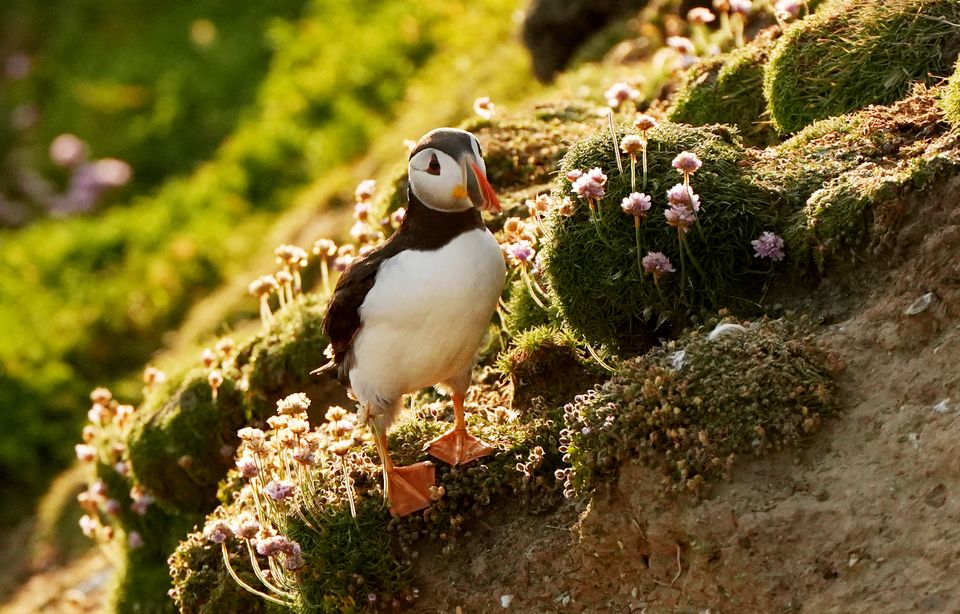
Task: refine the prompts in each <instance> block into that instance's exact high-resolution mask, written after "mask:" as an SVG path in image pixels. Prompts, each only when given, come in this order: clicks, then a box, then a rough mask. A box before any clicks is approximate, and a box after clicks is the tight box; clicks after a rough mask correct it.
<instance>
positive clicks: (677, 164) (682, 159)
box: [673, 151, 703, 175]
mask: <svg viewBox="0 0 960 614" xmlns="http://www.w3.org/2000/svg"><path fill="white" fill-rule="evenodd" d="M701 166H703V162H701V161H700V158H698V157H697V154H695V153H693V152H691V151H681V152H680V153H679V154H678V155H677V157H676V158H674V159H673V168H675V169H677V170H678V171H680V172H681V173H683V174H684V175H692V174H693V173H695V172H697V169H699V168H700V167H701Z"/></svg>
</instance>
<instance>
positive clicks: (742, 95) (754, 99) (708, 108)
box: [668, 32, 776, 145]
mask: <svg viewBox="0 0 960 614" xmlns="http://www.w3.org/2000/svg"><path fill="white" fill-rule="evenodd" d="M774 43H775V39H774V38H773V36H772V34H771V33H769V32H767V33H765V34H761V35H760V36H758V37H757V38H755V39H754V40H752V41H751V42H750V43H749V44H747V45H746V46H744V47H742V48H740V49H736V50H734V51H732V52H730V53H727V54H724V55H721V56H717V57H715V58H708V59H706V60H703V61H702V62H700V63H699V64H697V65H695V66H694V67H692V68H691V69H690V70H689V71H688V72H687V73H686V75H685V78H684V83H683V85H682V86H681V88H680V91H679V92H678V93H677V96H676V98H675V99H674V101H673V106H672V107H671V109H670V112H669V114H668V117H669V119H670V120H671V121H674V122H681V123H686V124H693V125H695V126H702V125H705V124H730V125H732V126H736V127H737V128H738V129H739V131H740V134H741V135H742V136H743V138H744V140H745V141H746V142H747V143H750V144H751V145H766V144H769V143H771V142H773V141H774V140H775V138H776V133H775V132H774V131H773V130H772V129H771V127H770V124H769V121H768V119H767V118H766V115H767V111H766V107H767V105H766V101H765V100H764V98H763V67H764V65H765V64H766V62H767V59H768V58H769V55H770V51H771V50H772V49H773V45H774Z"/></svg>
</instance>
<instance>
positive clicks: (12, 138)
mask: <svg viewBox="0 0 960 614" xmlns="http://www.w3.org/2000/svg"><path fill="white" fill-rule="evenodd" d="M520 5H521V3H520V2H518V1H517V0H473V1H471V2H461V1H441V0H436V1H430V2H418V3H409V2H405V1H402V0H380V1H374V0H359V1H352V2H340V1H338V0H269V1H263V2H246V3H235V2H222V1H217V0H189V1H186V0H171V1H169V2H165V3H155V2H147V1H145V0H126V1H120V0H53V1H50V2H42V3H41V2H35V1H33V0H5V2H3V3H0V408H2V411H0V497H2V498H3V499H4V500H5V501H10V500H11V498H10V497H11V496H12V495H13V494H14V493H17V495H18V497H17V498H16V499H14V500H16V501H21V502H22V503H21V504H18V505H12V506H4V507H3V508H0V510H2V511H0V523H6V522H9V521H11V520H13V519H15V518H17V517H19V516H20V515H22V514H23V513H24V511H25V510H26V509H28V506H29V505H30V502H31V501H32V500H33V499H34V498H35V496H36V495H38V494H39V493H40V492H42V491H43V490H44V488H45V485H46V484H47V483H48V481H49V479H50V477H51V476H52V475H53V474H54V473H55V472H56V471H57V470H60V469H62V468H64V467H65V466H67V465H68V464H69V462H70V460H71V458H72V456H73V444H74V443H76V442H77V441H79V435H80V427H81V425H82V423H83V421H84V419H85V416H86V410H87V409H88V407H89V400H88V394H89V392H90V390H92V389H93V388H94V387H95V386H108V387H111V388H112V389H114V393H115V395H116V396H118V398H121V399H123V400H124V401H125V402H138V401H139V399H140V396H141V390H140V387H141V385H142V384H141V382H140V374H141V373H142V370H143V367H144V365H145V364H146V363H148V362H149V361H151V360H152V357H153V356H154V353H155V352H158V351H159V350H161V349H162V348H163V347H164V346H165V345H168V344H169V342H170V340H171V339H172V338H173V336H172V335H173V333H174V332H175V331H176V330H177V328H178V326H180V325H181V324H182V323H183V321H184V319H185V318H187V317H188V315H189V314H190V310H191V308H193V307H194V306H195V305H197V303H198V302H199V301H201V300H202V299H203V298H204V297H209V296H211V295H212V294H213V293H214V292H215V291H216V290H217V289H218V288H223V287H224V286H225V285H226V284H229V283H230V282H233V283H234V286H236V285H237V282H238V280H239V282H240V285H239V289H237V288H234V289H236V291H234V289H230V290H229V296H230V301H233V303H232V304H233V305H235V304H236V301H238V300H242V301H245V300H246V298H245V297H243V290H242V288H243V287H244V286H245V282H246V281H247V280H248V279H249V278H248V277H247V276H248V275H250V276H252V275H254V274H255V273H257V274H259V272H261V271H259V270H258V267H260V266H261V265H263V263H264V262H268V261H269V253H270V250H271V249H272V247H273V246H274V245H275V244H276V242H278V241H277V239H278V238H285V239H287V238H289V237H288V236H286V235H285V234H284V232H285V231H284V230H283V229H284V228H289V227H290V226H291V223H290V219H291V216H293V217H294V218H296V219H298V220H301V221H302V220H304V219H311V218H316V217H318V215H320V214H322V213H323V212H324V211H326V210H328V209H330V208H335V207H336V206H337V205H339V204H342V202H343V201H344V200H345V199H346V198H348V195H349V194H350V191H351V189H352V186H353V185H354V184H355V182H356V181H357V180H358V179H360V178H363V177H362V176H360V177H358V176H357V172H358V171H357V170H356V169H355V168H353V167H351V166H348V163H351V162H356V161H357V160H358V159H359V158H363V159H364V160H366V161H367V162H366V164H365V168H367V169H377V168H381V167H387V166H389V165H391V164H396V163H398V162H402V160H403V158H404V152H403V148H402V145H401V143H402V140H403V139H405V138H413V139H416V138H418V137H419V135H420V134H421V133H422V132H423V131H425V130H427V129H429V128H431V127H434V126H436V125H441V124H444V123H453V122H457V121H460V120H462V119H463V118H464V117H465V116H467V115H468V114H469V113H470V106H471V104H472V102H473V99H474V98H475V97H476V96H478V95H481V94H484V95H492V96H499V97H501V98H503V97H509V96H510V95H511V93H513V94H516V93H519V92H525V93H529V92H530V91H532V90H531V86H532V83H531V77H530V72H529V67H528V61H527V59H526V54H525V53H524V51H523V49H522V47H521V46H520V44H519V43H518V42H517V41H516V40H515V38H516V37H515V30H516V25H517V22H516V20H515V19H514V16H515V14H516V11H517V9H518V8H520ZM478 33H479V34H481V35H482V37H483V40H484V42H483V44H482V45H480V44H477V40H478V39H477V35H478ZM493 81H495V82H496V86H495V89H494V90H493V91H490V90H486V91H483V92H478V91H477V84H478V83H479V84H488V83H491V82H493ZM65 134H67V135H74V136H75V137H76V139H72V138H67V139H66V140H63V139H58V137H60V136H61V135H65ZM55 142H57V143H58V144H59V145H57V146H53V144H54V143H55ZM64 143H66V144H67V145H72V148H71V147H60V145H63V144H64ZM104 159H107V160H113V161H119V162H111V164H114V166H112V167H109V168H110V169H113V170H114V171H116V169H117V165H118V164H119V168H120V169H121V171H122V170H123V169H129V171H130V176H129V178H127V177H125V176H124V173H123V172H119V176H118V175H117V173H116V172H114V173H113V174H112V175H111V174H110V173H107V174H106V175H103V173H101V171H102V170H103V169H102V168H101V167H100V166H97V164H98V161H102V160H104ZM363 166H364V165H361V167H363ZM284 220H286V222H285V221H284ZM284 224H286V226H284ZM278 228H279V230H278ZM313 238H316V237H309V240H311V241H312V239H313ZM304 239H306V238H304ZM262 272H265V271H262ZM250 302H251V304H250V305H249V306H247V305H246V303H244V308H246V307H249V308H250V310H251V312H252V311H253V309H254V308H255V307H256V305H255V304H252V303H253V301H250ZM230 309H234V310H236V307H233V306H232V307H230V308H223V309H219V310H218V309H216V308H215V309H213V311H212V313H213V314H214V315H213V316H211V318H212V322H213V323H217V322H220V321H221V320H218V319H217V318H220V317H222V316H223V314H224V312H228V311H229V310H230Z"/></svg>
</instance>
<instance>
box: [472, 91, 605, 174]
mask: <svg viewBox="0 0 960 614" xmlns="http://www.w3.org/2000/svg"><path fill="white" fill-rule="evenodd" d="M596 123H597V120H596V118H595V116H594V117H591V112H590V109H589V108H588V107H586V106H585V105H581V104H574V103H567V104H541V105H538V106H535V107H533V108H532V109H531V110H530V111H529V113H527V114H524V115H514V116H508V117H504V118H503V119H498V118H494V119H493V120H490V121H487V120H473V121H472V122H468V123H467V124H466V125H465V126H464V129H465V130H470V131H471V132H474V133H475V134H476V135H477V138H478V139H479V140H480V143H481V145H483V157H484V161H485V162H486V165H487V175H488V176H489V178H490V182H491V183H492V184H493V186H494V187H495V188H496V189H497V190H510V189H513V188H518V187H522V188H528V187H530V186H535V185H538V184H541V183H545V182H547V181H549V180H550V178H551V174H552V173H553V172H554V171H556V170H557V165H558V164H559V162H560V159H561V158H562V157H563V155H564V154H565V153H566V152H567V149H568V148H569V147H570V145H571V144H573V143H574V142H576V141H577V140H578V139H581V138H583V137H585V136H588V135H589V134H590V133H592V132H593V126H594V125H596Z"/></svg>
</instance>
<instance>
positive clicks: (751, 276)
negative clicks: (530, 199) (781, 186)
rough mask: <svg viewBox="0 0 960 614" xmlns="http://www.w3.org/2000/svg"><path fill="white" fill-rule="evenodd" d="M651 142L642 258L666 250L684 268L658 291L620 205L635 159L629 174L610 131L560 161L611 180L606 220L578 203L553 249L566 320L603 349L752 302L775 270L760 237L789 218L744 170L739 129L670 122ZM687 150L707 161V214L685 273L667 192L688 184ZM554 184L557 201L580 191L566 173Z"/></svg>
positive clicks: (693, 234) (603, 207)
mask: <svg viewBox="0 0 960 614" xmlns="http://www.w3.org/2000/svg"><path fill="white" fill-rule="evenodd" d="M628 131H632V128H630V129H629V130H628V129H626V128H625V127H623V126H621V128H620V134H621V135H623V134H625V133H627V132H628ZM649 136H650V145H649V152H648V159H649V181H648V185H647V187H646V189H645V190H643V189H642V188H641V186H640V185H639V179H638V186H637V189H638V191H639V190H642V191H645V192H646V193H647V194H649V195H651V197H652V199H653V206H652V208H651V210H650V212H649V214H648V217H647V219H645V220H644V221H643V224H642V227H641V235H640V241H641V254H640V255H641V256H642V255H643V254H646V253H647V252H663V253H664V254H666V255H667V256H668V257H669V258H670V260H671V261H672V262H673V264H674V266H675V267H676V269H677V272H676V273H674V274H671V275H668V276H665V277H663V278H662V279H661V280H660V281H659V284H658V285H657V284H654V282H653V279H652V277H651V276H650V275H648V274H644V273H642V272H641V271H640V270H639V266H638V262H637V261H638V258H637V256H638V254H637V247H636V240H635V236H634V223H633V219H632V218H631V217H628V216H627V215H625V214H624V213H623V211H622V210H621V208H620V202H621V200H622V199H623V197H625V196H627V194H628V193H629V192H630V191H631V185H630V171H629V160H625V171H624V173H623V174H621V173H619V171H617V167H616V164H615V161H614V152H613V147H612V145H611V141H610V135H609V133H608V132H606V131H602V132H599V133H597V134H596V135H594V136H592V137H591V138H588V139H584V140H581V141H579V142H578V143H577V144H576V145H574V147H573V148H572V149H571V150H570V152H569V153H568V154H567V155H566V156H565V157H564V159H563V161H562V163H561V165H560V169H561V172H562V173H566V172H567V171H570V170H571V169H575V168H580V169H583V170H588V169H590V168H593V167H599V168H601V169H604V172H606V173H607V175H608V181H607V188H606V195H605V196H604V198H603V199H602V200H601V201H600V203H599V204H598V206H597V209H598V214H597V217H598V219H599V221H598V222H597V223H596V224H595V223H593V222H591V221H590V218H591V216H590V214H589V209H588V206H587V203H585V202H583V201H580V202H578V204H577V210H576V212H575V213H574V215H572V216H570V217H562V216H555V219H554V221H553V222H552V223H551V226H550V228H549V237H548V239H547V241H546V250H545V259H546V271H547V274H548V276H549V278H550V285H551V288H552V290H553V292H554V293H555V294H556V296H557V298H558V301H559V304H560V309H561V312H562V315H563V319H564V321H565V322H567V323H568V324H569V325H570V326H571V327H572V328H573V330H574V332H576V333H577V334H579V335H581V336H582V337H583V338H585V339H586V340H587V341H588V342H590V343H593V344H613V345H615V346H617V347H620V348H640V349H645V348H647V347H650V345H652V344H653V343H654V341H655V340H656V338H657V337H658V336H662V335H665V334H667V333H668V332H669V331H670V330H671V329H677V328H682V327H683V325H684V324H686V322H687V321H688V320H689V318H690V317H691V315H696V314H697V313H698V312H699V311H700V310H702V309H704V308H713V307H717V306H718V305H720V304H723V303H736V302H737V301H738V300H740V299H741V298H743V297H749V296H750V295H751V293H752V292H754V291H756V290H757V289H759V288H760V287H761V285H762V282H763V280H764V278H765V274H766V271H760V270H757V267H758V265H757V264H756V260H755V259H754V257H753V249H752V247H751V245H750V241H751V240H753V239H755V238H756V237H757V236H758V235H759V234H760V232H761V231H762V230H768V229H769V228H771V227H773V226H774V222H775V220H776V218H777V216H779V215H781V214H783V213H785V212H784V211H783V210H782V206H781V204H780V199H779V198H778V196H777V194H776V193H774V192H773V191H771V190H769V189H766V188H763V187H761V186H759V185H757V184H755V183H754V182H752V181H751V179H750V178H749V177H748V176H747V175H746V174H745V172H744V169H743V168H741V162H742V161H743V160H744V149H743V146H742V144H741V142H740V139H739V137H738V136H737V134H736V129H735V128H730V129H728V128H724V127H721V126H712V127H700V128H696V127H691V126H687V125H684V124H673V123H667V122H664V123H661V124H660V125H659V126H658V127H657V128H655V129H654V130H653V131H651V133H650V135H649ZM684 150H687V151H692V152H695V153H696V154H697V155H698V156H699V157H700V159H701V160H702V161H703V167H702V168H701V169H700V170H698V171H697V172H696V174H695V175H693V177H692V178H691V187H692V189H693V190H694V191H695V192H696V193H697V194H699V195H700V198H701V202H702V209H701V211H700V213H699V226H694V227H693V228H691V230H690V231H689V233H687V235H686V239H685V240H686V244H687V245H688V246H689V251H686V250H685V254H684V260H685V261H686V264H685V267H684V269H683V272H682V273H681V253H680V249H681V246H680V242H679V240H678V238H677V231H676V229H674V228H673V227H671V226H668V225H667V224H666V222H665V219H664V215H663V214H664V210H665V209H666V192H667V190H668V189H669V188H670V187H672V186H673V185H675V184H677V183H683V176H682V175H681V174H680V173H678V172H677V171H676V170H675V169H674V168H673V167H672V166H671V163H672V161H673V159H674V157H675V156H676V155H677V154H679V153H680V152H681V151H684ZM638 164H639V162H638ZM554 186H555V187H554V197H555V200H556V199H558V198H561V197H563V196H566V195H568V194H570V184H569V182H567V181H566V179H564V178H563V177H562V176H561V177H559V178H558V179H557V181H556V183H555V184H554ZM571 196H575V195H571ZM691 254H692V256H693V258H694V259H695V260H696V266H694V264H693V263H692V262H691V260H690V255H691Z"/></svg>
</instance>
